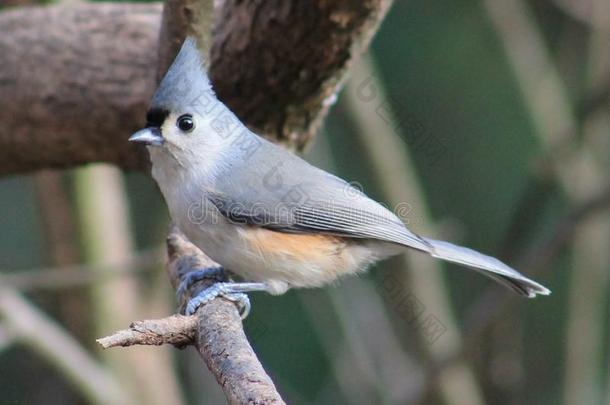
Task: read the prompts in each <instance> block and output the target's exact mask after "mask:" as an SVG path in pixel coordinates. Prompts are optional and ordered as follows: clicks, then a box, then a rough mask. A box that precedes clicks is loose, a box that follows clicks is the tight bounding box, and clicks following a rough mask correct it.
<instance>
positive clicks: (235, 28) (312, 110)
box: [0, 0, 391, 175]
mask: <svg viewBox="0 0 610 405" xmlns="http://www.w3.org/2000/svg"><path fill="white" fill-rule="evenodd" d="M390 3H391V2H390V0H362V1H348V0H338V1H333V2H329V1H322V0H317V1H305V0H298V1H281V0H271V1H264V2H261V1H256V0H246V1H243V0H241V1H237V0H225V1H224V2H220V4H221V5H220V8H219V9H218V10H216V15H217V18H216V20H215V26H214V32H213V37H212V50H211V72H210V75H211V77H212V80H213V82H214V85H215V88H216V90H217V93H218V94H219V97H220V98H221V99H222V100H223V101H225V102H226V103H227V104H228V105H229V106H230V107H231V108H232V109H233V110H234V112H235V113H236V114H237V115H238V116H239V117H240V118H241V119H243V120H244V121H245V123H246V124H247V125H249V126H250V127H251V128H253V129H255V130H256V131H258V132H259V133H263V134H266V135H268V136H269V137H271V138H274V139H277V140H279V141H281V142H283V143H285V144H288V146H290V147H292V148H302V147H303V146H304V145H305V143H306V142H307V141H308V140H309V139H310V138H311V136H312V134H313V133H314V131H315V129H316V127H317V125H318V123H319V122H320V120H321V119H322V118H323V117H324V115H325V113H326V112H327V110H328V108H329V106H330V105H331V104H332V101H333V98H334V96H335V95H336V93H337V91H338V90H339V87H340V84H341V83H342V81H343V79H344V76H345V72H346V70H347V67H348V66H349V64H350V62H351V60H352V59H353V58H354V56H356V55H357V54H358V53H359V51H360V50H362V49H365V47H366V45H367V44H368V42H369V40H370V38H371V36H372V35H373V33H374V32H375V29H376V28H377V25H378V24H379V22H380V21H381V19H382V17H383V16H384V14H385V12H386V11H387V9H388V7H389V4H390ZM193 4H194V5H193V7H197V6H196V3H194V2H193ZM186 11H188V10H186ZM186 11H185V12H186ZM192 11H196V10H191V12H192ZM160 15H161V7H160V5H156V4H155V5H135V4H80V5H74V6H51V7H44V8H27V9H25V8H23V9H15V10H11V11H5V12H2V13H0V32H4V33H10V35H2V36H0V55H1V56H0V57H1V58H2V63H0V175H2V174H4V175H6V174H11V173H19V172H27V171H32V170H37V169H40V168H46V167H56V168H64V167H72V166H75V165H80V164H83V163H88V162H95V161H105V162H110V163H114V164H117V165H119V166H121V167H123V168H130V169H133V168H139V169H141V168H144V167H145V166H146V157H145V156H144V154H143V153H142V150H141V149H138V148H134V147H133V146H131V145H129V144H128V142H127V141H126V139H127V137H128V136H129V135H130V134H131V133H132V132H133V131H134V130H135V129H137V128H139V127H141V126H142V125H143V124H144V115H145V110H146V106H147V105H148V102H149V99H150V96H151V93H152V91H153V90H154V88H155V83H156V81H155V77H156V72H157V66H159V64H158V62H157V59H158V49H159V47H158V38H159V27H160ZM168 35H172V34H171V33H170V34H168Z"/></svg>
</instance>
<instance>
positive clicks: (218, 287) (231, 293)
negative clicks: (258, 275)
mask: <svg viewBox="0 0 610 405" xmlns="http://www.w3.org/2000/svg"><path fill="white" fill-rule="evenodd" d="M268 289H269V286H268V285H267V284H265V283H234V282H221V283H216V284H212V285H211V286H209V287H208V288H206V289H205V290H203V291H201V292H200V293H199V294H197V296H196V297H193V298H192V299H191V300H190V301H189V302H188V304H187V305H186V309H185V313H186V315H192V314H194V313H195V311H197V308H199V307H200V306H201V305H203V304H206V303H208V302H210V301H211V300H213V299H214V298H216V297H218V296H221V297H223V298H226V299H228V300H230V301H233V302H235V304H236V305H237V307H238V309H239V314H240V316H241V318H242V319H245V318H246V317H247V316H248V314H249V313H250V299H249V298H248V296H247V295H246V293H247V292H251V291H267V290H268Z"/></svg>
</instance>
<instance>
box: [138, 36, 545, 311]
mask: <svg viewBox="0 0 610 405" xmlns="http://www.w3.org/2000/svg"><path fill="white" fill-rule="evenodd" d="M204 66H205V65H204V59H203V56H202V55H201V53H200V52H199V50H198V48H197V43H196V40H195V39H194V38H192V37H187V38H186V39H185V41H184V42H183V44H182V46H181V48H180V51H179V52H178V54H177V56H176V58H175V59H174V61H173V63H172V65H171V66H170V68H169V69H168V71H167V73H166V74H165V76H164V77H163V79H162V80H161V82H160V84H159V86H158V88H157V90H156V92H155V93H154V95H153V97H152V100H151V102H150V106H149V109H148V112H147V115H146V125H145V127H144V128H143V129H141V130H139V131H137V132H135V133H134V134H133V135H132V136H131V137H130V138H129V141H131V142H136V143H141V144H144V145H146V147H147V149H148V151H149V155H150V160H151V163H152V165H151V166H152V169H151V173H152V177H153V178H154V179H155V181H156V182H157V184H158V186H159V189H160V190H161V193H162V194H163V197H164V199H165V202H166V205H167V207H168V210H169V213H170V216H171V218H172V220H173V222H174V223H175V224H176V225H177V226H178V228H179V229H180V230H181V231H182V232H183V233H184V234H185V235H186V237H187V238H188V239H189V240H190V241H191V242H192V243H194V244H195V245H196V246H197V247H198V248H200V249H202V250H203V251H204V252H205V253H206V254H207V255H208V256H209V257H210V258H212V259H213V260H214V261H215V262H217V263H218V264H220V267H211V268H204V269H197V270H196V271H193V272H191V273H189V274H188V275H187V276H186V277H185V278H184V280H183V281H182V283H181V285H180V288H179V289H178V291H179V292H183V291H184V290H185V288H188V287H189V286H190V285H191V284H192V283H193V282H195V281H197V280H201V279H203V278H206V277H211V278H215V279H217V280H219V281H218V282H216V283H214V284H212V285H211V286H210V287H208V288H207V289H205V290H203V291H201V292H200V293H199V294H198V295H197V296H195V297H193V298H191V299H190V301H189V302H188V304H187V305H186V309H185V312H186V313H187V314H193V313H194V312H195V311H196V310H197V308H198V307H199V306H201V305H203V304H205V303H207V302H209V301H210V300H212V299H213V298H215V297H217V296H222V297H225V298H226V299H229V300H232V301H234V302H236V304H237V305H238V307H239V310H240V313H241V314H242V317H245V316H247V314H248V312H249V311H250V302H249V299H248V296H247V293H249V292H254V291H264V292H267V293H270V294H273V295H280V294H283V293H285V292H286V291H288V290H289V289H291V288H314V287H322V286H324V285H327V284H329V283H333V282H335V280H338V279H340V278H342V277H343V276H346V275H352V274H357V273H360V272H363V271H365V270H366V269H367V268H368V267H369V266H370V265H371V264H373V263H375V262H377V261H379V260H382V259H385V258H388V257H390V256H393V255H397V254H401V253H403V252H405V251H407V250H413V251H416V252H419V253H423V254H427V255H429V256H432V257H434V258H438V259H442V260H445V261H448V262H453V263H457V264H460V265H463V266H466V267H468V268H472V269H474V270H477V271H478V272H480V273H483V274H484V275H486V276H488V277H491V278H492V279H494V280H496V281H498V282H500V283H501V284H503V285H505V286H507V287H509V288H510V289H512V290H513V291H515V292H517V293H519V294H521V295H523V296H526V297H529V298H532V297H535V296H536V295H548V294H550V290H549V289H547V288H546V287H544V286H542V285H541V284H539V283H537V282H535V281H533V280H531V279H529V278H527V277H526V276H524V275H522V274H521V273H519V272H518V271H516V270H514V269H513V268H511V267H509V266H508V265H506V264H504V263H503V262H501V261H500V260H498V259H495V258H493V257H491V256H487V255H484V254H482V253H479V252H477V251H475V250H472V249H469V248H465V247H461V246H457V245H454V244H451V243H449V242H444V241H440V240H434V239H431V238H427V237H423V236H420V235H417V234H415V233H413V232H411V231H410V230H409V229H408V228H407V227H406V226H405V224H404V223H403V222H402V221H401V220H400V219H399V218H398V216H397V215H395V214H394V213H393V212H392V211H390V210H389V209H388V208H386V207H384V206H383V205H382V204H380V203H378V202H376V201H374V200H373V199H371V198H369V197H368V196H367V195H366V194H365V193H363V192H362V191H360V189H358V188H356V187H354V186H353V183H349V182H347V181H345V180H343V179H341V178H339V177H337V176H335V175H333V174H330V173H328V172H326V171H324V170H322V169H319V168H317V167H315V166H313V165H311V164H309V163H308V162H306V161H305V160H303V159H301V158H300V157H299V156H297V155H295V154H293V153H291V152H289V151H287V150H286V149H284V148H282V147H280V146H278V145H276V144H274V143H272V142H270V141H268V140H266V139H264V138H263V137H261V136H259V135H257V134H255V133H254V132H252V131H251V130H250V129H248V128H247V127H246V126H245V125H244V124H243V123H242V122H241V121H240V120H239V118H238V117H237V116H236V115H235V114H234V113H233V112H232V111H231V110H230V109H229V108H228V107H227V106H226V105H225V104H224V103H222V102H221V101H220V100H219V99H218V98H217V96H216V94H215V92H214V90H213V88H212V85H211V82H210V79H209V77H208V74H207V72H206V69H205V67H204ZM225 269H226V270H228V271H230V273H231V274H232V275H236V276H237V277H239V278H238V279H237V280H235V278H234V277H233V278H226V277H225V276H226V273H225Z"/></svg>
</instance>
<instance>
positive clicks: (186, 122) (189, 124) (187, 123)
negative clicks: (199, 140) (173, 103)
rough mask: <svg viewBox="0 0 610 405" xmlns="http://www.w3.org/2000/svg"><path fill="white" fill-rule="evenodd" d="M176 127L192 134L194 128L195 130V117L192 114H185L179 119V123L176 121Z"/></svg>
mask: <svg viewBox="0 0 610 405" xmlns="http://www.w3.org/2000/svg"><path fill="white" fill-rule="evenodd" d="M176 125H178V128H180V130H181V131H182V132H191V131H192V130H193V128H195V122H194V121H193V116H192V115H191V114H184V115H181V116H180V117H178V121H176Z"/></svg>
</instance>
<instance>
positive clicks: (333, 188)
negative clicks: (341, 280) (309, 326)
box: [208, 145, 430, 252]
mask: <svg viewBox="0 0 610 405" xmlns="http://www.w3.org/2000/svg"><path fill="white" fill-rule="evenodd" d="M273 146H274V145H273ZM266 152H267V153H266V156H267V159H264V160H261V161H250V162H244V163H241V162H239V163H238V164H237V165H233V166H232V167H230V168H228V169H227V170H225V172H224V173H223V174H222V175H220V176H218V178H217V181H216V182H215V184H214V187H213V190H211V191H210V192H209V193H208V199H209V200H210V201H211V202H212V203H213V204H214V205H215V206H216V207H217V208H218V210H219V211H220V212H221V213H222V214H223V215H224V216H225V217H227V218H229V219H231V220H233V221H235V222H238V223H243V224H248V225H254V226H260V227H264V228H268V229H273V230H276V231H279V232H291V233H314V232H319V233H326V234H332V235H339V236H344V237H350V238H367V239H378V240H381V241H387V242H392V243H398V244H401V245H405V246H409V247H412V248H416V249H419V250H423V251H426V252H428V251H429V250H430V245H429V244H428V243H427V242H425V241H424V240H423V239H422V238H420V237H419V236H417V235H416V234H414V233H412V232H411V231H409V230H408V229H407V228H406V227H405V225H404V224H403V223H402V221H401V220H400V219H399V218H398V217H397V216H396V215H394V214H393V213H392V212H391V211H390V210H388V209H387V208H385V207H384V206H382V205H381V204H379V203H377V202H375V201H373V200H372V199H370V198H369V197H367V196H366V195H365V194H364V193H362V192H361V191H360V190H358V189H356V188H355V187H353V186H352V185H350V184H349V183H347V182H346V181H344V180H342V179H340V178H338V177H336V176H333V175H331V174H329V173H327V172H324V171H322V170H320V169H318V168H316V167H314V166H311V165H310V164H308V163H307V162H305V161H304V160H302V159H300V158H298V157H296V156H294V155H291V154H289V153H287V152H284V151H281V155H280V156H279V157H280V158H281V159H274V158H275V157H276V156H274V154H277V153H279V152H278V151H277V150H275V149H274V148H270V149H269V150H267V151H266ZM273 162H276V163H277V162H280V164H279V165H278V164H276V165H273Z"/></svg>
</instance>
